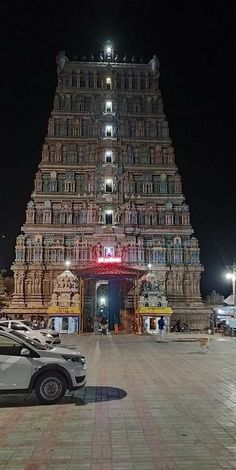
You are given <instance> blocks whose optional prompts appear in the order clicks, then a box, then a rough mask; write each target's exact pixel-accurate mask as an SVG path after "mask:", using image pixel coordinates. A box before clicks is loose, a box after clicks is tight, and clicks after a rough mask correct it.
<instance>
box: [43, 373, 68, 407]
mask: <svg viewBox="0 0 236 470" xmlns="http://www.w3.org/2000/svg"><path fill="white" fill-rule="evenodd" d="M66 391H67V382H66V379H65V378H64V377H63V375H62V374H60V373H59V372H56V371H53V370H52V371H51V372H45V373H44V374H42V375H40V377H39V378H38V380H37V381H36V384H35V393H36V395H37V397H38V399H39V400H40V401H41V402H42V403H48V404H50V403H51V404H52V403H57V402H59V401H60V400H62V398H63V397H64V396H65V394H66Z"/></svg>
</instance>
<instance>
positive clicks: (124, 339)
mask: <svg viewBox="0 0 236 470" xmlns="http://www.w3.org/2000/svg"><path fill="white" fill-rule="evenodd" d="M186 337H187V336H186ZM172 338H173V336H172ZM63 342H64V344H65V345H67V346H68V345H70V346H71V347H73V348H77V349H79V350H80V351H81V352H83V353H85V354H86V356H87V360H88V379H87V386H86V388H85V390H83V391H80V392H76V394H75V395H74V396H69V397H66V398H65V399H64V401H63V403H62V404H58V405H52V406H42V405H39V404H38V403H37V401H36V399H35V398H34V397H25V396H16V395H15V396H12V395H11V396H0V470H3V469H4V470H5V469H7V470H13V469H14V470H23V469H24V470H46V469H48V470H67V469H68V470H72V469H73V470H154V469H158V470H159V469H160V470H161V469H166V470H167V469H198V470H203V469H206V470H210V469H227V468H236V386H235V375H236V339H234V338H232V339H231V338H221V337H214V338H213V339H212V340H211V343H210V344H211V347H210V351H209V352H207V353H206V354H202V353H201V352H200V347H199V344H198V343H196V342H186V341H185V342H176V341H171V342H166V343H157V342H156V339H155V338H154V337H150V336H135V335H119V336H112V335H108V336H104V337H102V336H94V335H82V336H80V337H78V336H77V337H74V336H73V337H65V338H64V339H63Z"/></svg>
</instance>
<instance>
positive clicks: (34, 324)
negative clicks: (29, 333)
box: [20, 320, 40, 330]
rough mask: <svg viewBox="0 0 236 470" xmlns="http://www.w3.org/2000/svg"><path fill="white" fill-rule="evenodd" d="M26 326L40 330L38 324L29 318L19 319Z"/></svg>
mask: <svg viewBox="0 0 236 470" xmlns="http://www.w3.org/2000/svg"><path fill="white" fill-rule="evenodd" d="M20 321H21V323H23V324H24V325H26V326H29V327H30V328H31V329H32V330H40V326H39V325H38V324H37V323H33V322H32V321H30V320H20Z"/></svg>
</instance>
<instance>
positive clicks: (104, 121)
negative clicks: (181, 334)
mask: <svg viewBox="0 0 236 470" xmlns="http://www.w3.org/2000/svg"><path fill="white" fill-rule="evenodd" d="M159 68H160V65H159V60H158V58H157V57H156V56H153V58H152V59H151V60H150V61H149V62H148V63H145V64H144V63H135V62H134V61H133V60H131V61H129V62H128V61H126V59H125V58H122V60H121V58H119V57H118V55H117V53H116V51H114V49H113V47H112V44H110V43H109V44H107V45H106V47H105V50H104V51H103V52H101V53H100V56H99V58H98V59H97V60H95V59H94V58H93V59H91V60H90V61H86V60H82V61H70V60H68V58H67V56H66V55H65V52H60V53H59V54H58V56H57V73H58V85H57V88H56V93H55V98H54V107H53V110H52V113H51V115H50V118H49V122H48V133H47V136H46V138H45V143H44V145H43V149H42V160H41V162H40V164H39V167H38V171H37V173H36V175H35V181H34V190H33V193H32V195H31V199H30V201H29V203H28V206H27V210H26V221H25V224H24V225H23V227H22V234H20V235H19V236H18V237H17V241H16V258H15V262H14V264H13V266H12V269H13V271H14V277H15V290H14V295H13V299H12V305H11V311H12V312H14V313H23V314H27V313H29V312H31V313H41V314H46V312H47V308H48V306H49V304H50V300H51V295H52V292H53V287H54V285H55V279H56V278H57V276H58V275H59V274H60V273H61V272H62V270H63V269H64V263H65V261H66V260H68V259H69V260H70V261H71V270H72V271H73V272H74V273H76V272H77V270H78V269H81V267H86V268H87V269H88V268H89V266H91V269H92V266H93V265H95V264H96V263H97V262H98V260H99V259H100V261H101V259H102V260H104V261H105V260H107V259H108V258H118V259H120V260H121V263H122V265H123V266H129V267H131V268H134V269H139V270H143V271H145V272H146V271H147V270H148V269H149V270H151V271H152V273H153V274H155V276H156V278H157V280H158V283H159V284H160V286H161V288H162V289H163V291H164V292H165V295H166V297H167V300H168V304H169V305H171V306H172V308H173V310H174V315H173V318H175V319H179V318H180V319H182V320H184V321H186V322H187V323H188V324H191V325H192V326H193V327H199V328H200V327H205V326H207V324H208V314H207V312H206V310H205V309H204V306H203V304H202V301H201V294H200V278H201V273H202V271H203V268H202V265H201V263H200V259H199V246H198V241H197V239H196V238H195V236H194V233H193V229H192V227H191V223H190V213H189V207H188V205H187V204H186V202H185V198H184V196H183V193H182V184H181V177H180V175H179V172H178V169H177V167H176V163H175V157H174V149H173V146H172V141H171V138H170V135H169V127H168V122H167V118H166V115H165V112H164V109H163V102H162V96H161V91H160V86H159V75H160V72H159ZM85 297H86V296H85ZM85 306H86V299H85ZM89 308H90V311H88V313H87V315H90V316H91V315H93V314H94V313H93V310H94V307H92V306H91V303H90V307H88V310H89Z"/></svg>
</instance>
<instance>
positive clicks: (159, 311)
mask: <svg viewBox="0 0 236 470" xmlns="http://www.w3.org/2000/svg"><path fill="white" fill-rule="evenodd" d="M137 312H138V313H140V314H141V315H155V316H159V315H172V313H173V310H172V308H171V307H139V308H138V309H137Z"/></svg>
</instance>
